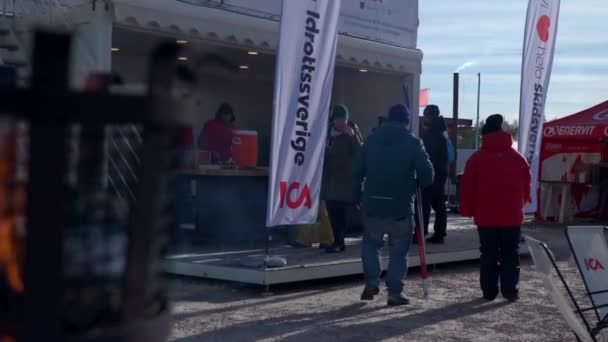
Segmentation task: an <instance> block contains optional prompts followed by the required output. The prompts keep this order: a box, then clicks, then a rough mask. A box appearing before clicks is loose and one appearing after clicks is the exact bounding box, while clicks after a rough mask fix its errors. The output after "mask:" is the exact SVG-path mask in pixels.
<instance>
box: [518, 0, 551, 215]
mask: <svg viewBox="0 0 608 342" xmlns="http://www.w3.org/2000/svg"><path fill="white" fill-rule="evenodd" d="M559 6H560V0H529V3H528V14H527V18H526V31H525V34H524V48H523V58H522V68H521V93H520V103H519V151H520V152H521V153H522V154H523V155H524V156H525V157H526V160H527V161H528V164H530V167H531V170H532V187H531V189H532V190H531V191H532V193H531V194H530V196H531V198H532V203H531V204H530V205H529V206H528V207H527V208H526V212H535V211H536V206H537V194H536V191H537V189H538V166H539V157H540V141H541V136H542V132H543V122H544V112H545V102H546V99H547V91H548V88H549V80H550V78H551V68H552V66H553V53H554V51H555V38H556V35H557V22H558V18H559Z"/></svg>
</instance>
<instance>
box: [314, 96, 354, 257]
mask: <svg viewBox="0 0 608 342" xmlns="http://www.w3.org/2000/svg"><path fill="white" fill-rule="evenodd" d="M349 119H350V113H349V111H348V108H346V106H344V105H337V106H335V107H334V109H333V112H332V119H331V125H330V128H329V132H328V134H327V146H326V149H325V161H324V163H323V182H322V186H321V199H322V200H324V201H325V202H326V204H327V211H328V213H329V220H330V222H331V227H332V230H333V233H334V243H333V244H332V245H331V246H329V247H328V248H327V249H326V251H327V252H328V253H339V252H342V251H344V249H345V248H346V245H345V244H344V237H345V235H346V232H347V230H348V227H347V222H348V213H349V211H350V210H351V209H352V208H354V206H355V199H354V196H353V192H352V189H353V179H352V177H350V175H352V173H353V163H354V160H355V158H356V157H357V155H358V154H359V150H360V149H361V143H362V141H361V138H360V133H359V132H358V128H357V126H356V125H354V123H352V121H350V120H349Z"/></svg>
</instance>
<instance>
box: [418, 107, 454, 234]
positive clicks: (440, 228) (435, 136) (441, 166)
mask: <svg viewBox="0 0 608 342" xmlns="http://www.w3.org/2000/svg"><path fill="white" fill-rule="evenodd" d="M423 120H424V121H423V124H424V136H423V141H424V147H425V149H426V151H427V153H428V154H429V157H430V158H431V163H432V164H433V169H434V171H435V180H434V181H433V184H432V185H431V186H429V187H427V188H425V189H424V190H423V193H422V213H423V220H424V233H425V235H426V234H428V232H429V220H430V217H431V208H433V211H435V227H434V228H435V231H434V233H433V236H432V237H430V238H429V239H428V240H427V242H429V243H437V244H442V243H443V242H444V239H445V236H446V234H447V224H448V217H447V206H446V196H445V182H446V180H447V179H448V169H449V163H448V144H447V138H446V131H447V127H446V125H445V121H444V120H443V117H442V116H441V115H440V112H439V107H437V106H436V105H428V106H427V107H426V108H425V109H424V116H423Z"/></svg>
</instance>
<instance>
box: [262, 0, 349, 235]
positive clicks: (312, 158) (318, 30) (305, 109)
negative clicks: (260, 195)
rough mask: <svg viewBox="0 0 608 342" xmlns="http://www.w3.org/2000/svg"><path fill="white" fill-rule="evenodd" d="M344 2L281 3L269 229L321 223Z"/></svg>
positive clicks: (302, 1)
mask: <svg viewBox="0 0 608 342" xmlns="http://www.w3.org/2000/svg"><path fill="white" fill-rule="evenodd" d="M340 3H341V1H340V0H298V1H283V12H282V17H281V36H280V40H279V55H278V58H277V68H276V73H275V77H276V79H275V90H274V111H273V121H272V144H271V145H272V147H271V159H270V181H269V186H268V192H269V193H268V211H267V217H266V225H267V226H268V227H274V226H280V225H294V224H310V223H314V222H315V221H316V219H317V214H318V208H319V195H320V192H321V177H322V170H323V158H324V154H325V138H326V135H327V122H328V119H329V106H330V101H331V93H332V85H333V79H334V67H335V62H336V43H337V38H338V22H339V20H338V19H339V16H340Z"/></svg>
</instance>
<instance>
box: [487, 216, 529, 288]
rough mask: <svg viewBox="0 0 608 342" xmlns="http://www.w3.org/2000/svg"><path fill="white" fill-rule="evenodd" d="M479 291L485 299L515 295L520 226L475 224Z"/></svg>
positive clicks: (517, 275) (517, 278) (517, 276)
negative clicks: (477, 244) (481, 225)
mask: <svg viewBox="0 0 608 342" xmlns="http://www.w3.org/2000/svg"><path fill="white" fill-rule="evenodd" d="M477 231H478V232H479V242H480V243H481V248H480V251H481V270H480V271H481V272H480V277H479V280H480V283H481V291H482V292H483V295H484V297H486V298H495V297H496V296H497V295H498V292H499V290H498V282H499V279H500V292H501V293H502V295H503V296H511V295H516V294H517V292H518V290H517V283H518V282H519V242H520V241H519V240H520V237H521V228H520V227H479V228H478V229H477Z"/></svg>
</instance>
